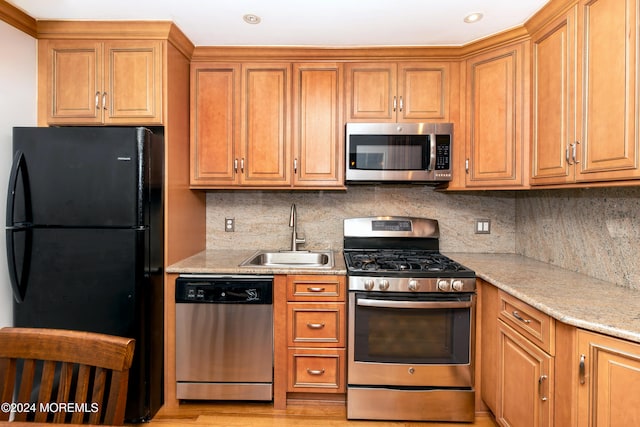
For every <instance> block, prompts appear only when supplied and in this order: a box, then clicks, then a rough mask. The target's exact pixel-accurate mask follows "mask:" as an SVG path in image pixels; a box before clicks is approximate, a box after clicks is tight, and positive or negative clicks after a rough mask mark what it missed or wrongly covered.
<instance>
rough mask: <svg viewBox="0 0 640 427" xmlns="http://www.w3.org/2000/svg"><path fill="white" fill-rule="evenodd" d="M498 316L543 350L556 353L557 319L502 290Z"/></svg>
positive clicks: (551, 353) (552, 353)
mask: <svg viewBox="0 0 640 427" xmlns="http://www.w3.org/2000/svg"><path fill="white" fill-rule="evenodd" d="M498 317H499V318H500V319H501V320H503V321H504V322H505V323H507V324H508V325H510V326H511V327H512V328H514V329H515V330H516V331H517V332H518V333H520V334H521V335H522V336H524V337H525V338H527V339H528V340H529V341H531V342H532V343H534V344H535V345H537V346H538V347H540V348H541V349H542V350H544V351H546V352H547V353H548V354H550V355H552V356H553V355H555V320H554V319H553V318H552V317H551V316H549V315H547V314H544V313H542V312H541V311H540V310H537V309H535V308H533V307H531V306H530V305H528V304H526V303H524V302H522V301H520V300H519V299H517V298H515V297H513V296H511V295H509V294H507V293H506V292H503V291H500V314H499V316H498Z"/></svg>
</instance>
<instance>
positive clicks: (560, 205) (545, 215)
mask: <svg viewBox="0 0 640 427" xmlns="http://www.w3.org/2000/svg"><path fill="white" fill-rule="evenodd" d="M516 200H517V202H516V230H517V234H516V252H517V253H519V254H522V255H525V256H528V257H531V258H535V259H537V260H540V261H544V262H548V263H551V264H555V265H558V266H560V267H563V268H566V269H568V270H571V271H576V272H579V273H584V274H586V275H588V276H591V277H595V278H598V279H602V280H606V281H609V282H614V283H617V284H618V285H620V286H624V287H628V288H633V289H640V258H639V255H640V187H617V188H591V189H577V190H540V191H527V192H522V193H517V195H516Z"/></svg>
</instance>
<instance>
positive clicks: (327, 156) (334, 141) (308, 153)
mask: <svg viewBox="0 0 640 427" xmlns="http://www.w3.org/2000/svg"><path fill="white" fill-rule="evenodd" d="M342 70H343V66H342V64H338V63H323V64H294V65H293V78H294V81H293V185H294V186H310V187H317V186H322V187H344V166H343V162H344V122H343V118H342V105H343V99H344V98H343V90H342V88H343V71H342Z"/></svg>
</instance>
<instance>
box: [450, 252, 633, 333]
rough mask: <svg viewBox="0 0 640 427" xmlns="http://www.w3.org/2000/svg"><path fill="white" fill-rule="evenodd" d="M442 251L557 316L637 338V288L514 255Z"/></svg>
mask: <svg viewBox="0 0 640 427" xmlns="http://www.w3.org/2000/svg"><path fill="white" fill-rule="evenodd" d="M446 255H447V256H449V257H451V258H452V259H454V260H455V261H458V262H459V263H461V264H463V265H465V266H466V267H469V268H470V269H472V270H474V271H475V272H476V276H477V277H479V278H482V279H484V280H486V281H487V282H489V283H491V284H493V285H495V286H496V287H498V288H499V289H502V290H504V291H505V292H507V293H509V294H511V295H513V296H514V297H516V298H519V299H520V300H522V301H524V302H526V303H528V304H529V305H531V306H533V307H535V308H537V309H538V310H540V311H542V312H544V313H546V314H549V315H550V316H551V317H553V318H555V319H556V320H559V321H561V322H563V323H566V324H569V325H572V326H576V327H578V328H583V329H587V330H590V331H594V332H600V333H603V334H606V335H611V336H614V337H618V338H624V339H628V340H630V341H634V342H637V343H640V291H637V290H633V289H628V288H623V287H621V286H617V285H615V284H613V283H610V282H605V281H602V280H598V279H594V278H592V277H589V276H586V275H583V274H579V273H574V272H571V271H568V270H565V269H562V268H559V267H555V266H552V265H550V264H547V263H543V262H540V261H536V260H533V259H530V258H526V257H523V256H520V255H515V254H472V253H447V254H446Z"/></svg>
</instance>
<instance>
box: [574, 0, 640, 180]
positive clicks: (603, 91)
mask: <svg viewBox="0 0 640 427" xmlns="http://www.w3.org/2000/svg"><path fill="white" fill-rule="evenodd" d="M638 3H640V1H638V0H589V1H585V0H583V1H582V2H581V3H580V4H579V7H580V9H579V11H578V12H579V15H578V18H579V20H578V34H579V39H578V51H579V52H582V55H581V56H580V58H579V63H578V72H579V81H580V87H581V91H580V92H579V93H578V99H577V105H579V106H582V110H581V111H580V114H578V118H579V119H581V120H579V124H578V125H579V126H578V128H579V129H580V131H581V137H580V139H579V148H578V151H579V152H581V153H582V158H581V159H580V158H578V159H576V161H580V163H579V164H578V166H579V170H578V171H577V175H576V180H577V181H594V180H608V179H624V178H637V177H640V169H639V168H638V151H639V148H640V147H639V141H638V131H637V126H638V117H637V115H638V110H637V103H638V92H637V90H638V89H637V85H638V68H637V60H638V24H639V22H638V16H637V14H638V7H639V6H638Z"/></svg>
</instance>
